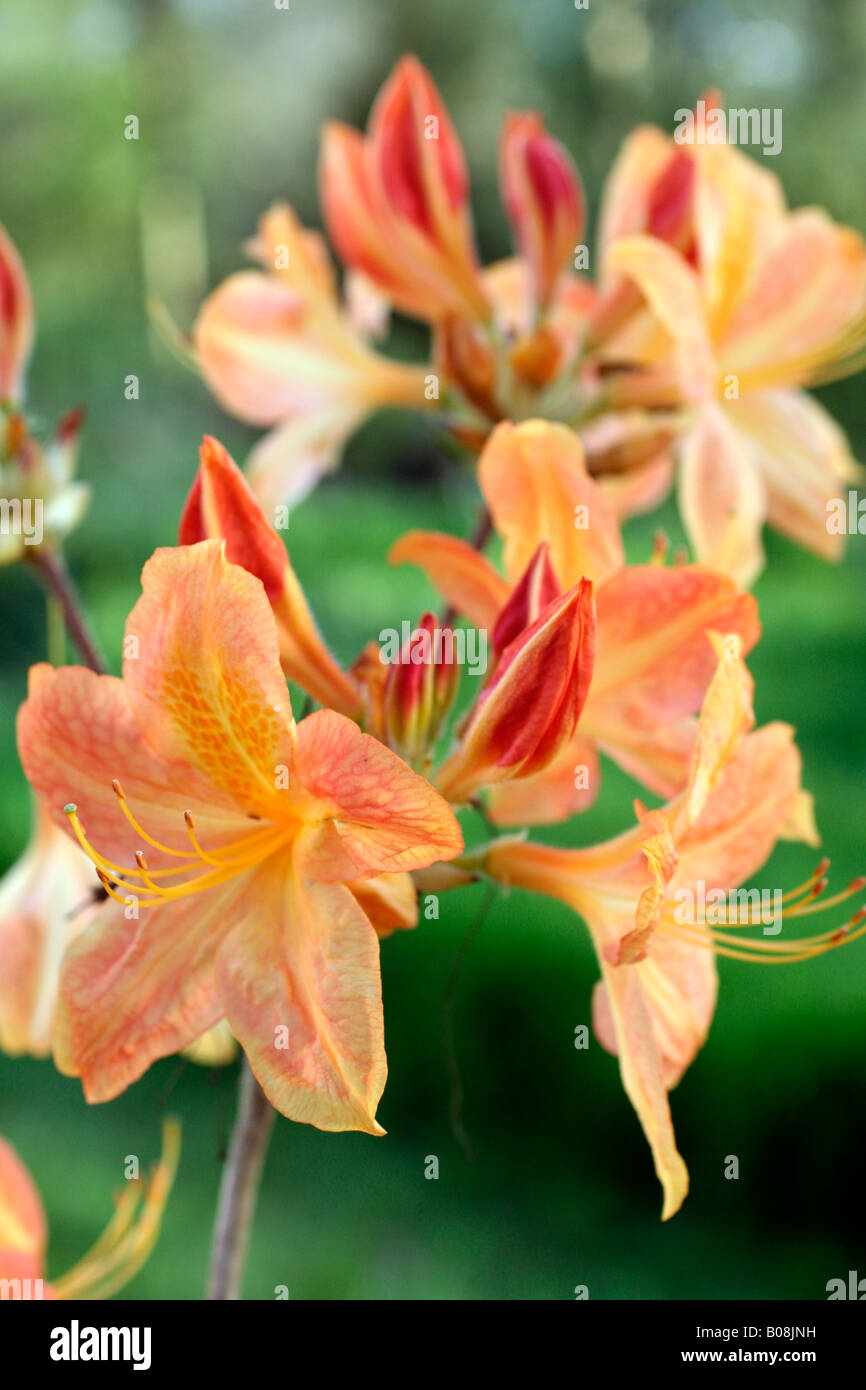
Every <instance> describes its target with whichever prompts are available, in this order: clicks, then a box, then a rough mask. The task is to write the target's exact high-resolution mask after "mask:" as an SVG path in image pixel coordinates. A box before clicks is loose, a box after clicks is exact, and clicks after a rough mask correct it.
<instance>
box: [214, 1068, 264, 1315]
mask: <svg viewBox="0 0 866 1390" xmlns="http://www.w3.org/2000/svg"><path fill="white" fill-rule="evenodd" d="M275 1113H276V1112H275V1111H274V1109H273V1106H272V1105H271V1103H270V1101H269V1100H268V1098H267V1096H266V1095H265V1093H264V1091H263V1090H262V1088H261V1086H260V1085H259V1083H258V1081H257V1080H256V1078H255V1076H254V1075H253V1072H252V1068H251V1067H250V1064H249V1062H248V1061H247V1059H246V1058H244V1059H243V1063H242V1065H241V1076H240V1084H239V1086H238V1113H237V1116H236V1117H235V1124H234V1129H233V1130H232V1137H231V1142H230V1144H229V1152H228V1157H227V1159H226V1163H225V1167H224V1168H223V1174H222V1180H221V1182H220V1193H219V1201H218V1203H217V1212H216V1220H215V1222H214V1233H213V1244H212V1246H211V1264H210V1279H209V1282H208V1290H207V1297H208V1299H211V1300H213V1299H236V1298H240V1290H241V1282H242V1280H243V1273H244V1265H245V1263H246V1257H247V1246H248V1244H249V1238H250V1229H251V1227H252V1222H253V1216H254V1214H255V1209H256V1199H257V1197H258V1191H259V1181H260V1179H261V1176H262V1168H263V1167H264V1162H265V1154H266V1152H267V1147H268V1139H269V1137H270V1133H271V1127H272V1125H273V1122H274V1115H275Z"/></svg>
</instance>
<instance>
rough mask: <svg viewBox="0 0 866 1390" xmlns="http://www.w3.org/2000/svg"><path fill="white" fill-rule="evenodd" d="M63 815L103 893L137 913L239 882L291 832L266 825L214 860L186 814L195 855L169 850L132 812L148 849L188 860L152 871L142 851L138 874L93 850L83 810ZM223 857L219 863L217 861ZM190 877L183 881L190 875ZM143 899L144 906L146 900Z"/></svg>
mask: <svg viewBox="0 0 866 1390" xmlns="http://www.w3.org/2000/svg"><path fill="white" fill-rule="evenodd" d="M112 785H113V786H114V790H115V793H116V794H117V796H118V800H119V801H120V803H121V806H122V807H124V809H126V798H125V795H124V793H123V788H122V787H121V786H120V783H119V782H115V783H113V784H112ZM64 811H65V813H66V815H67V817H68V819H69V822H70V824H71V826H72V829H73V832H74V834H75V836H76V838H77V840H78V843H79V844H80V845H81V848H82V849H83V850H84V852H85V854H86V855H87V856H88V858H89V859H90V860H91V861H92V862H93V864H94V865H95V867H96V873H97V876H98V878H99V881H100V883H101V884H102V887H103V888H104V889H105V892H106V893H107V894H108V896H109V897H111V898H113V899H114V901H115V902H117V903H120V904H121V905H122V906H124V907H126V906H129V904H130V902H132V901H134V902H136V904H137V905H138V907H140V908H142V907H160V906H162V905H163V904H165V903H167V902H173V901H175V900H177V899H178V898H185V897H189V896H190V895H191V894H193V893H199V892H202V891H204V890H205V889H207V888H213V887H216V886H217V885H218V884H220V883H225V882H226V881H227V880H228V879H231V878H234V877H236V875H238V874H240V873H243V872H244V871H245V870H247V869H251V868H254V867H255V866H256V864H258V863H260V862H261V860H262V859H264V858H265V857H266V856H267V855H268V854H270V853H271V852H272V851H274V850H276V849H278V848H279V846H280V844H281V843H284V842H285V840H286V839H287V838H288V836H289V834H290V833H291V831H290V828H289V827H288V826H279V825H274V824H267V825H265V826H263V827H261V828H260V829H258V830H256V831H252V832H251V833H250V834H248V835H246V836H244V837H243V838H242V839H239V840H236V841H234V842H232V844H231V845H224V846H221V847H220V850H218V851H216V853H215V854H208V853H206V852H205V851H204V850H203V849H202V847H201V845H200V844H199V841H198V838H197V836H196V834H195V823H194V821H193V818H192V813H191V812H190V811H186V812H184V822H185V825H186V830H187V834H188V835H189V838H190V841H191V843H192V844H193V846H194V852H192V851H184V852H183V854H181V852H180V851H176V850H170V849H169V848H168V847H167V846H165V845H161V844H160V843H159V841H158V840H154V839H153V838H152V836H149V835H147V834H146V832H145V831H143V830H142V828H141V827H140V826H139V825H138V822H137V821H136V820H135V818H134V817H133V816H132V813H131V812H129V811H128V810H127V820H129V822H130V824H131V825H133V826H134V827H135V829H136V830H137V832H138V833H140V834H142V836H143V837H144V838H145V839H146V840H147V842H148V844H151V845H153V846H155V847H156V848H157V849H159V850H160V851H161V852H165V853H168V854H176V855H177V856H178V857H180V858H183V859H184V860H185V862H184V863H183V864H181V865H179V866H177V867H175V868H172V869H150V868H149V867H148V863H147V859H146V858H145V855H144V852H143V851H142V850H137V851H136V852H135V863H136V866H137V867H136V868H134V869H133V868H128V867H125V866H124V865H121V864H116V863H114V861H113V860H111V859H107V858H106V857H105V856H104V855H102V854H100V853H99V852H98V850H96V849H94V847H93V846H92V845H91V844H90V842H89V840H88V839H87V835H86V833H85V831H84V827H83V826H82V824H81V822H80V820H79V819H78V809H77V807H76V806H75V804H74V803H73V802H70V803H69V805H67V806H65V807H64ZM230 850H238V851H240V852H239V853H236V854H230V853H227V851H230ZM217 855H219V856H220V857H217ZM200 865H207V866H208V868H207V869H206V870H205V871H204V872H201V873H195V872H193V871H194V870H195V868H196V867H197V866H200ZM190 874H191V875H192V876H191V877H184V876H185V875H190ZM158 879H161V880H166V879H172V880H176V881H174V882H171V883H166V882H164V881H163V882H157V880H158ZM142 898H143V901H142V900H141V899H142Z"/></svg>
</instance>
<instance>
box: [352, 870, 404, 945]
mask: <svg viewBox="0 0 866 1390" xmlns="http://www.w3.org/2000/svg"><path fill="white" fill-rule="evenodd" d="M346 887H347V888H348V889H349V891H350V892H351V893H352V895H353V896H354V897H355V898H356V900H357V902H358V906H359V907H360V908H361V911H362V912H363V913H364V916H365V917H369V919H370V921H371V922H372V924H373V926H374V928H375V931H376V935H377V936H378V937H379V938H380V939H381V938H382V937H383V936H390V935H391V933H392V932H393V931H397V930H401V929H406V928H408V927H414V926H415V925H416V923H417V921H418V895H417V893H416V892H415V885H414V884H413V882H412V879H411V877H410V875H409V874H379V875H378V876H377V877H376V878H356V879H354V880H353V881H352V882H350V883H347V884H346Z"/></svg>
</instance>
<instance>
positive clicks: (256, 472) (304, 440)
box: [193, 204, 427, 511]
mask: <svg viewBox="0 0 866 1390" xmlns="http://www.w3.org/2000/svg"><path fill="white" fill-rule="evenodd" d="M250 249H251V251H252V253H253V254H254V255H255V256H256V258H257V259H258V260H259V261H260V262H261V263H262V265H263V266H264V267H265V272H266V273H263V272H262V271H243V272H241V273H239V274H237V275H232V276H230V277H229V279H228V280H226V281H225V283H224V284H222V285H220V286H219V288H218V289H216V290H215V291H214V293H213V294H212V295H210V297H209V298H208V299H207V300H206V301H205V303H204V305H203V306H202V308H201V311H200V313H199V316H198V320H197V322H196V325H195V328H194V331H193V337H194V341H195V350H196V355H197V359H198V363H199V366H200V368H201V371H202V374H203V376H204V378H205V381H206V382H207V384H208V386H209V387H210V389H211V390H212V391H213V393H214V395H215V396H216V398H217V400H218V401H219V402H220V404H221V405H222V406H224V407H225V409H227V410H229V411H230V412H231V413H232V414H233V415H237V416H238V417H239V418H240V419H241V420H246V421H247V422H248V423H250V424H253V425H262V426H265V427H266V428H268V429H272V427H276V428H273V432H272V433H271V434H269V435H267V436H266V437H265V438H264V439H263V440H262V441H261V442H260V443H259V444H258V445H257V446H256V448H255V449H254V450H253V453H252V454H251V456H250V481H251V484H252V486H253V488H254V490H255V492H256V495H257V496H258V497H259V499H260V501H261V502H262V505H263V506H264V507H265V509H266V510H268V511H270V510H271V509H272V508H274V507H275V506H277V505H280V504H282V503H285V502H289V501H297V500H298V499H299V498H300V497H302V496H303V495H304V494H305V493H306V492H308V491H309V490H310V488H311V487H313V486H314V485H315V483H316V482H317V481H318V479H319V477H320V476H321V475H322V474H323V473H326V472H329V471H330V470H331V469H333V468H335V467H336V465H337V463H338V462H339V456H340V452H341V450H342V447H343V444H344V443H345V441H346V439H347V438H348V437H349V435H350V434H352V433H353V432H354V430H355V429H356V427H357V425H358V424H359V423H360V421H361V420H362V419H363V418H364V417H365V416H366V415H368V414H369V413H370V412H371V411H373V410H375V409H377V408H378V407H380V406H386V405H403V406H413V407H415V408H416V409H418V410H423V409H424V408H425V406H426V404H427V398H426V396H425V372H424V369H423V368H420V367H414V366H409V365H405V364H403V363H398V362H392V361H390V360H389V359H388V358H386V357H383V356H381V354H379V353H377V352H374V351H373V350H372V349H371V348H369V347H368V346H367V344H366V343H365V342H364V341H363V339H362V338H361V337H360V336H359V334H358V333H357V332H356V330H355V329H354V328H353V326H352V324H351V323H350V320H349V317H348V316H347V314H346V312H345V311H344V310H343V308H342V307H341V305H340V303H339V300H338V298H337V292H336V288H335V284H334V274H333V270H332V267H331V265H330V264H329V262H328V257H327V251H326V250H325V246H324V243H323V241H322V239H321V237H320V236H319V235H318V234H317V233H316V232H311V231H307V230H305V229H304V228H303V227H302V226H301V225H300V223H299V222H298V219H297V217H296V216H295V214H294V213H293V212H292V210H291V208H289V207H286V206H285V205H284V204H278V205H276V206H275V207H273V208H271V209H270V211H269V212H267V213H266V214H265V215H264V217H262V219H261V221H260V223H259V235H258V238H257V239H256V240H255V241H254V242H252V243H251V247H250Z"/></svg>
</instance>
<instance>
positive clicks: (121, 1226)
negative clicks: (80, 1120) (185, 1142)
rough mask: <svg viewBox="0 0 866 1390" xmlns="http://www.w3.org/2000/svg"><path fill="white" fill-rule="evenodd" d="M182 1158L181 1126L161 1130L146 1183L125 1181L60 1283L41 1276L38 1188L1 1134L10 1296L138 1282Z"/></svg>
mask: <svg viewBox="0 0 866 1390" xmlns="http://www.w3.org/2000/svg"><path fill="white" fill-rule="evenodd" d="M179 1155H180V1126H179V1125H178V1124H177V1122H176V1121H174V1120H167V1121H166V1122H165V1124H164V1125H163V1137H162V1156H161V1158H160V1160H159V1162H158V1163H156V1164H154V1167H153V1169H152V1171H151V1174H150V1177H149V1179H148V1181H147V1183H145V1182H143V1181H142V1180H141V1179H131V1180H129V1181H127V1183H126V1186H125V1188H124V1191H123V1193H122V1195H121V1196H120V1197H119V1198H118V1200H117V1204H116V1205H117V1210H116V1211H115V1214H114V1216H113V1217H112V1219H111V1221H110V1222H109V1224H108V1226H107V1227H106V1229H105V1231H104V1232H103V1234H102V1236H100V1238H99V1240H98V1241H97V1242H96V1244H95V1245H94V1246H93V1248H92V1249H91V1250H90V1251H89V1253H88V1254H87V1255H85V1256H84V1258H83V1259H81V1260H80V1261H79V1262H78V1264H77V1265H75V1266H74V1267H73V1268H72V1269H70V1270H69V1271H68V1272H67V1273H66V1274H63V1275H61V1276H60V1278H59V1279H55V1280H53V1281H52V1282H51V1283H50V1284H49V1283H48V1281H47V1280H46V1279H45V1277H44V1274H45V1246H46V1240H47V1228H46V1222H45V1212H44V1210H43V1208H42V1202H41V1200H40V1197H39V1193H38V1192H37V1190H36V1186H35V1184H34V1182H33V1179H32V1178H31V1176H30V1174H29V1173H28V1171H27V1169H26V1168H25V1167H24V1164H23V1163H22V1162H21V1160H20V1158H19V1157H18V1156H17V1154H16V1153H15V1150H14V1149H13V1148H12V1146H11V1145H10V1144H9V1143H7V1141H6V1140H5V1139H3V1138H2V1137H0V1281H2V1282H3V1287H4V1289H5V1290H6V1293H5V1295H4V1296H5V1297H8V1298H12V1299H28V1300H30V1299H43V1298H44V1299H55V1298H63V1299H68V1298H71V1299H79V1298H82V1299H102V1298H111V1296H112V1295H113V1294H115V1293H117V1291H118V1290H119V1289H122V1288H123V1287H124V1285H125V1284H128V1283H129V1281H130V1280H131V1279H133V1278H134V1277H135V1275H136V1274H137V1273H138V1271H139V1270H140V1269H141V1267H142V1265H143V1264H144V1263H145V1261H146V1260H147V1259H148V1257H149V1255H150V1253H151V1251H152V1250H153V1247H154V1245H155V1244H156V1240H157V1237H158V1235H159V1228H160V1224H161V1222H162V1214H163V1211H164V1210H165V1204H166V1202H167V1200H168V1195H169V1192H170V1191H171V1187H172V1183H173V1182H174V1175H175V1172H176V1170H177V1162H178V1157H179Z"/></svg>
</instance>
